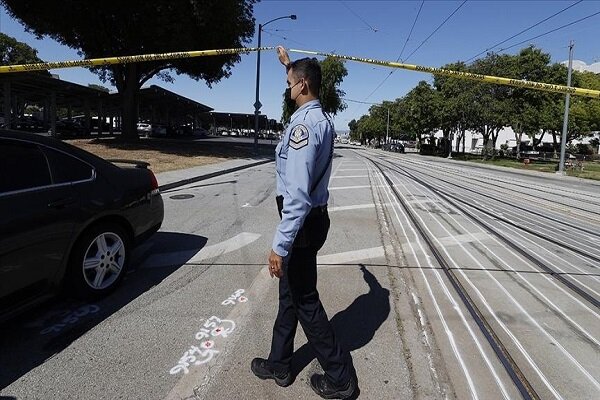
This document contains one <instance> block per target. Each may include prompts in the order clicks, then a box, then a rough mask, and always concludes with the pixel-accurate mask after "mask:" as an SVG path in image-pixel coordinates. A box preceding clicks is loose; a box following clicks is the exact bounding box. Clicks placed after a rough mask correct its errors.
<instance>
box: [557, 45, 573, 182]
mask: <svg viewBox="0 0 600 400" xmlns="http://www.w3.org/2000/svg"><path fill="white" fill-rule="evenodd" d="M574 46H575V43H574V42H573V41H572V40H571V42H570V43H569V72H568V74H567V87H571V72H572V70H573V47H574ZM570 101H571V94H570V93H567V95H566V97H565V115H564V118H563V129H562V136H561V138H560V163H559V164H558V173H559V174H561V175H564V174H565V151H566V147H567V130H568V127H569V102H570Z"/></svg>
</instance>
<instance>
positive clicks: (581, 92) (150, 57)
mask: <svg viewBox="0 0 600 400" xmlns="http://www.w3.org/2000/svg"><path fill="white" fill-rule="evenodd" d="M273 49H275V47H260V48H259V47H254V48H250V47H241V48H237V49H219V50H199V51H179V52H174V53H160V54H140V55H136V56H121V57H107V58H88V59H84V60H75V61H58V62H46V63H34V64H20V65H4V66H0V73H8V72H27V71H43V70H48V69H58V68H73V67H102V66H106V65H111V64H127V63H135V62H143V61H156V60H175V59H182V58H193V57H207V56H220V55H225V54H247V53H250V52H252V51H263V50H273ZM289 51H290V52H295V53H303V54H311V55H318V56H324V57H328V56H331V57H336V58H341V59H344V60H350V61H358V62H362V63H367V64H376V65H383V66H386V67H393V68H401V69H408V70H411V71H418V72H428V73H431V74H439V75H447V76H453V77H455V78H459V79H469V80H473V81H478V82H488V83H497V84H499V85H508V86H516V87H523V88H528V89H534V90H543V91H546V92H554V93H570V94H573V95H577V96H585V97H592V98H596V99H598V98H600V90H592V89H583V88H576V87H568V86H563V85H554V84H551V83H542V82H533V81H526V80H519V79H509V78H502V77H499V76H491V75H481V74H474V73H470V72H462V71H452V70H449V69H443V68H435V67H425V66H421V65H414V64H403V63H398V62H392V61H381V60H375V59H370V58H361V57H352V56H344V55H340V54H330V53H322V52H318V51H308V50H297V49H290V50H289Z"/></svg>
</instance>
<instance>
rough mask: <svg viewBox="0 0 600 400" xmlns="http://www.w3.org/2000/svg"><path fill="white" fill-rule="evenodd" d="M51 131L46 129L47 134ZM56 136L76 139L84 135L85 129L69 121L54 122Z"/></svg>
mask: <svg viewBox="0 0 600 400" xmlns="http://www.w3.org/2000/svg"><path fill="white" fill-rule="evenodd" d="M51 132H52V129H48V133H51ZM56 134H57V135H60V136H67V137H69V136H70V137H76V136H82V135H84V134H85V128H84V127H83V126H81V124H79V123H78V122H76V121H69V120H68V119H65V120H61V121H56Z"/></svg>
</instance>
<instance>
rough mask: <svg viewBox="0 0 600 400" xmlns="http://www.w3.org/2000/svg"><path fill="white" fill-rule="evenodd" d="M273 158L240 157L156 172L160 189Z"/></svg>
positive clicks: (211, 176) (263, 162) (262, 162)
mask: <svg viewBox="0 0 600 400" xmlns="http://www.w3.org/2000/svg"><path fill="white" fill-rule="evenodd" d="M272 161H273V158H269V157H258V158H239V159H235V160H228V161H224V162H220V163H215V164H209V165H202V166H198V167H193V168H187V169H180V170H175V171H167V172H162V173H160V174H156V179H157V180H158V184H159V188H160V190H168V189H172V188H174V187H178V186H182V185H187V184H190V183H194V182H199V181H201V180H205V179H209V178H213V177H215V176H219V175H224V174H227V173H230V172H235V171H239V170H241V169H245V168H250V167H253V166H257V165H261V164H265V163H269V162H272Z"/></svg>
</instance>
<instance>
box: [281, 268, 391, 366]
mask: <svg viewBox="0 0 600 400" xmlns="http://www.w3.org/2000/svg"><path fill="white" fill-rule="evenodd" d="M360 270H361V271H362V273H363V278H364V280H365V282H366V283H367V284H368V285H369V292H368V293H365V294H362V295H360V296H358V297H357V298H356V299H355V300H354V301H353V302H352V304H350V305H349V306H348V308H346V309H345V310H343V311H340V312H338V313H337V314H336V315H334V316H333V318H331V324H332V325H333V329H334V330H335V335H336V339H337V340H338V342H339V343H340V344H341V346H342V348H343V349H344V350H347V351H353V350H356V349H360V348H361V347H363V346H364V345H366V344H367V343H369V342H370V341H371V339H373V336H375V332H377V329H379V327H380V326H381V325H382V324H383V322H384V321H385V320H386V319H387V317H388V315H389V314H390V292H389V290H387V289H385V288H383V287H382V286H381V285H380V284H379V282H378V281H377V278H375V276H374V275H373V274H372V273H371V272H369V270H367V268H366V267H365V266H364V265H362V264H360ZM315 358H316V355H315V353H314V351H313V349H312V348H311V346H310V344H308V343H306V344H304V345H303V346H302V347H300V348H299V349H298V350H296V351H295V352H294V355H293V356H292V362H291V372H292V374H293V376H298V374H299V373H300V372H301V371H302V370H303V369H304V368H306V366H307V365H308V364H310V362H311V361H312V360H313V359H315Z"/></svg>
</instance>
